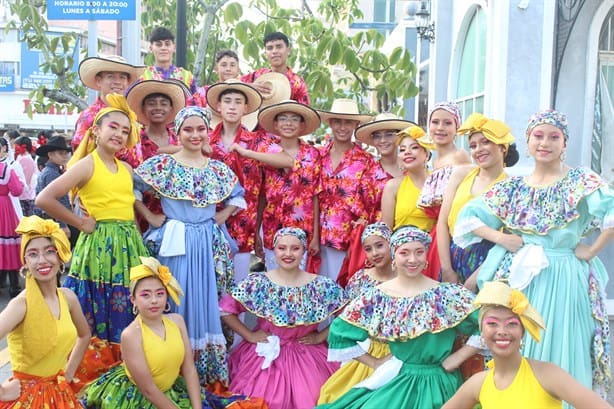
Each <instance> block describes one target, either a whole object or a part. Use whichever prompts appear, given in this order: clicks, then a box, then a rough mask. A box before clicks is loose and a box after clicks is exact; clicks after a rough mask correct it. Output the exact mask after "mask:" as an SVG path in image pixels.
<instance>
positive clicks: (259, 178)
mask: <svg viewBox="0 0 614 409" xmlns="http://www.w3.org/2000/svg"><path fill="white" fill-rule="evenodd" d="M223 126H224V124H223V123H219V124H218V126H217V127H216V128H215V129H214V130H213V131H211V133H210V134H209V144H210V145H211V149H212V152H211V157H212V158H213V159H217V160H219V161H221V162H224V163H225V164H226V165H228V166H229V167H230V169H232V171H233V172H234V173H235V174H236V175H237V177H238V178H239V182H240V183H241V186H243V188H244V189H245V201H246V202H247V208H246V209H245V210H243V211H242V212H239V213H237V214H234V215H232V216H230V217H229V218H228V220H227V221H226V226H227V227H228V232H229V233H230V235H231V236H232V238H233V239H235V241H236V242H237V245H238V246H239V252H241V253H245V252H250V251H252V250H253V249H254V238H255V237H256V214H257V211H258V197H259V196H260V192H261V190H262V183H263V173H262V166H261V165H260V162H258V161H256V160H253V159H249V158H245V157H243V156H241V155H239V153H238V152H236V151H235V152H228V150H227V149H226V147H225V146H224V143H223V142H222V129H223ZM234 142H235V143H238V144H239V145H241V146H243V147H244V148H247V149H250V150H254V151H262V150H265V149H266V145H264V143H265V142H264V140H263V139H261V138H256V134H254V133H252V132H250V131H248V130H247V129H246V128H244V127H243V126H240V127H239V129H238V130H237V133H236V135H235V139H234Z"/></svg>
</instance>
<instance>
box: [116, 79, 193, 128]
mask: <svg viewBox="0 0 614 409" xmlns="http://www.w3.org/2000/svg"><path fill="white" fill-rule="evenodd" d="M151 94H162V95H166V96H167V97H169V98H170V100H171V103H172V107H171V111H170V112H169V114H168V118H169V119H168V122H169V123H170V122H173V120H174V119H175V115H177V112H179V111H180V110H181V108H183V107H184V106H185V94H184V92H183V89H182V88H181V86H179V85H178V84H177V83H175V82H169V81H158V80H146V81H140V82H138V83H136V84H135V85H134V86H133V87H132V88H130V90H129V91H128V95H126V100H127V101H128V105H130V108H132V110H133V111H134V112H135V113H136V117H137V120H138V121H139V123H141V124H143V125H147V124H149V119H148V118H147V115H145V111H143V101H144V100H145V98H146V97H147V96H148V95H151Z"/></svg>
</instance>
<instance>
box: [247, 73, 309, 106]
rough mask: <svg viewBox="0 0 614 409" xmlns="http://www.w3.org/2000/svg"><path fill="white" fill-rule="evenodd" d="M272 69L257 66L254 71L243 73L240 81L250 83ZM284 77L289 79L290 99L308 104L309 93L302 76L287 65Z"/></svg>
mask: <svg viewBox="0 0 614 409" xmlns="http://www.w3.org/2000/svg"><path fill="white" fill-rule="evenodd" d="M272 71H273V70H271V69H270V68H259V69H257V70H256V71H254V72H250V73H249V74H245V75H243V76H242V77H241V81H242V82H246V83H248V84H251V83H253V82H254V81H255V80H256V78H258V77H259V76H261V75H262V74H266V73H267V72H272ZM286 77H288V81H290V99H293V100H295V101H296V102H298V103H301V104H305V105H309V94H308V93H307V85H306V84H305V80H304V79H303V77H301V76H300V75H298V74H296V73H294V71H292V69H291V68H290V67H288V71H286Z"/></svg>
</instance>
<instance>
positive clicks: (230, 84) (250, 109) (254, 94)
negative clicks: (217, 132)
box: [207, 79, 262, 131]
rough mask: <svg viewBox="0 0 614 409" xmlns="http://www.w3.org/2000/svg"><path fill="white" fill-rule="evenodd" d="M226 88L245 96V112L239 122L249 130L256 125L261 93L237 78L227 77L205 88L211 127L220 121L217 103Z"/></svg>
mask: <svg viewBox="0 0 614 409" xmlns="http://www.w3.org/2000/svg"><path fill="white" fill-rule="evenodd" d="M227 90H236V91H238V92H240V93H242V94H243V95H245V97H246V98H247V101H246V110H245V114H244V115H243V117H242V118H241V123H242V124H243V126H245V127H246V128H247V129H249V130H250V131H251V130H252V129H254V128H255V127H256V124H257V123H258V113H257V111H258V108H260V106H261V105H262V95H260V92H258V90H257V89H255V88H254V87H252V86H251V85H249V84H246V83H244V82H241V81H239V80H237V79H229V80H226V81H224V82H218V83H216V84H213V85H212V86H210V87H209V89H208V90H207V105H208V107H209V109H210V110H211V129H214V128H215V127H216V126H217V125H218V124H219V123H220V122H222V117H221V116H220V114H219V112H218V111H217V109H216V108H217V105H218V103H219V102H220V95H222V93H223V92H225V91H227Z"/></svg>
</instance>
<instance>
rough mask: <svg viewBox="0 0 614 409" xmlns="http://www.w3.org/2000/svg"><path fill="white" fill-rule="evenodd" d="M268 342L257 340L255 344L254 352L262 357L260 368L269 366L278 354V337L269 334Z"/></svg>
mask: <svg viewBox="0 0 614 409" xmlns="http://www.w3.org/2000/svg"><path fill="white" fill-rule="evenodd" d="M266 339H267V341H269V342H258V343H257V344H256V354H257V355H258V356H262V357H264V362H263V363H262V367H261V369H267V368H268V367H269V366H271V362H273V361H274V360H276V359H277V357H278V356H279V337H278V336H277V335H269V336H268V337H267V338H266Z"/></svg>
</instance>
